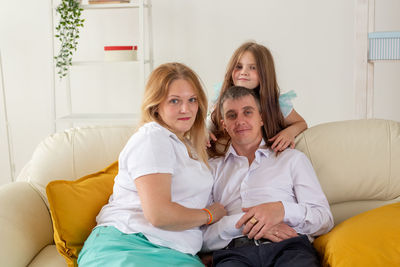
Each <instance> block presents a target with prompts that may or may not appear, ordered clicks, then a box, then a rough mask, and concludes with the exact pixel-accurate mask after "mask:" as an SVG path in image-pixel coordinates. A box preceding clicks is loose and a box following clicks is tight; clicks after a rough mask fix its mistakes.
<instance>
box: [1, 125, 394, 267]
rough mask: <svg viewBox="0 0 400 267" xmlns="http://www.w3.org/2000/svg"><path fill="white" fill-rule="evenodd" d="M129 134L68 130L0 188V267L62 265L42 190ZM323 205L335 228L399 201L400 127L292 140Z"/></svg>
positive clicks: (110, 152) (326, 129)
mask: <svg viewBox="0 0 400 267" xmlns="http://www.w3.org/2000/svg"><path fill="white" fill-rule="evenodd" d="M133 132H134V128H133V127H123V126H120V127H111V126H108V127H100V126H96V127H87V128H74V129H71V130H68V131H66V132H63V133H57V134H54V135H52V136H50V137H48V138H46V139H45V140H44V141H43V142H42V143H41V144H39V145H38V147H37V149H36V150H35V152H34V153H33V156H32V159H31V160H30V161H29V163H28V164H27V165H26V166H25V167H24V169H23V170H22V172H21V174H20V175H19V176H18V179H17V180H18V181H17V182H15V183H10V184H7V185H4V186H2V187H0V259H1V264H0V265H1V266H8V267H14V266H40V267H46V266H51V267H57V266H66V263H65V261H64V258H63V257H62V256H61V255H59V254H58V252H57V250H56V247H55V245H54V240H53V229H52V222H51V217H50V212H49V209H48V203H47V198H46V194H45V187H46V185H47V183H49V182H50V181H52V180H59V179H63V180H75V179H78V178H80V177H82V176H84V175H86V174H89V173H93V172H96V171H98V170H101V169H103V168H104V167H106V166H107V165H109V164H110V163H112V162H113V161H115V160H116V159H117V158H118V154H119V152H120V151H121V149H122V147H123V146H124V145H125V143H126V141H127V140H128V138H129V137H130V136H131V134H132V133H133ZM296 143H297V148H298V149H299V150H301V151H303V152H304V153H305V154H306V155H307V156H308V157H309V158H310V159H311V162H312V164H313V166H314V168H315V170H316V172H317V175H318V178H319V179H320V182H321V185H322V187H323V189H324V191H325V193H326V195H327V197H328V200H329V202H330V204H331V208H332V213H333V216H334V219H335V223H336V224H337V223H339V222H341V221H343V220H345V219H347V218H349V217H351V216H353V215H355V214H358V213H360V212H363V211H366V210H369V209H372V208H375V207H378V206H381V205H384V204H387V203H392V202H399V201H400V123H398V122H393V121H385V120H358V121H343V122H333V123H326V124H321V125H317V126H314V127H311V128H310V129H308V130H307V131H305V132H304V133H303V134H301V135H300V136H299V137H298V138H297V139H296Z"/></svg>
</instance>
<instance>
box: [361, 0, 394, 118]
mask: <svg viewBox="0 0 400 267" xmlns="http://www.w3.org/2000/svg"><path fill="white" fill-rule="evenodd" d="M375 1H376V0H355V3H356V16H355V30H356V37H355V44H356V47H357V49H356V55H355V64H354V73H355V78H354V85H355V96H356V97H355V99H356V103H355V104H356V117H357V118H359V119H370V118H374V64H375V63H378V62H382V61H388V60H389V61H399V58H397V57H394V58H390V59H372V58H370V56H371V54H370V49H371V44H370V35H371V34H376V32H375ZM378 35H379V34H378ZM394 47H395V46H392V45H387V46H386V48H385V46H381V48H382V49H385V51H383V50H381V51H378V52H377V54H378V55H379V54H386V52H387V51H388V50H392V49H393V48H394ZM397 47H399V46H398V45H397ZM391 53H392V55H393V52H391ZM396 55H399V53H397V54H396Z"/></svg>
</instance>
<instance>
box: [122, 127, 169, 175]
mask: <svg viewBox="0 0 400 267" xmlns="http://www.w3.org/2000/svg"><path fill="white" fill-rule="evenodd" d="M173 141H174V140H172V137H170V136H168V134H166V133H165V132H163V131H160V130H158V129H154V130H153V131H148V132H144V133H143V132H142V133H138V136H136V138H134V139H133V140H130V141H129V142H128V144H127V146H126V147H125V149H124V150H125V151H124V153H123V154H122V156H121V158H120V161H122V162H123V164H124V165H125V166H126V169H127V171H128V173H129V175H130V177H132V178H133V179H136V178H138V177H140V176H143V175H147V174H151V173H170V174H173V173H174V166H175V162H176V155H175V150H174V147H173V145H172V142H173Z"/></svg>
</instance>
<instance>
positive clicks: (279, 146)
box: [268, 128, 295, 152]
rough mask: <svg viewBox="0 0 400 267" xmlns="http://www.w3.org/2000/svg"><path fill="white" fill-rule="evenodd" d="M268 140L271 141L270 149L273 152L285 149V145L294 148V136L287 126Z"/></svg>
mask: <svg viewBox="0 0 400 267" xmlns="http://www.w3.org/2000/svg"><path fill="white" fill-rule="evenodd" d="M268 141H270V142H273V143H272V145H271V149H272V150H274V151H275V152H280V151H283V150H285V149H286V148H287V147H290V148H294V145H295V144H294V136H293V135H292V134H291V133H290V130H289V129H288V128H286V129H284V130H282V131H280V132H279V133H278V134H277V135H275V136H274V137H272V138H270V139H268Z"/></svg>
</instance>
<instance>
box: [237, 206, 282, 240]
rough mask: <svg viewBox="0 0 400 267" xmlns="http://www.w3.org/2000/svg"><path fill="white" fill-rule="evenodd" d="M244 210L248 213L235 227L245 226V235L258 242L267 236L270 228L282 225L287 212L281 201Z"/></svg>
mask: <svg viewBox="0 0 400 267" xmlns="http://www.w3.org/2000/svg"><path fill="white" fill-rule="evenodd" d="M242 210H243V211H244V212H246V213H245V214H244V215H243V216H242V218H240V219H239V221H238V222H237V223H236V225H235V226H236V228H240V227H242V226H243V225H244V228H243V234H244V235H247V237H248V238H250V239H251V238H254V239H256V240H258V239H260V238H263V237H264V235H267V233H268V231H269V230H270V228H271V227H273V226H274V225H277V224H279V223H281V222H282V221H283V217H284V216H285V210H284V207H283V204H282V202H280V201H278V202H270V203H264V204H260V205H257V206H254V207H250V208H243V209H242Z"/></svg>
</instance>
